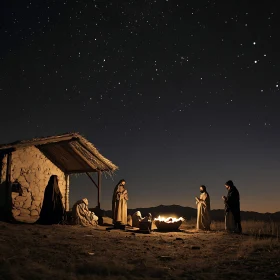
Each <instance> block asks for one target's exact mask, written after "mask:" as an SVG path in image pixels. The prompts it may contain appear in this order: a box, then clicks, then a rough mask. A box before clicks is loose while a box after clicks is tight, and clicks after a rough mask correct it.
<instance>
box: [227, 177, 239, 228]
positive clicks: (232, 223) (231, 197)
mask: <svg viewBox="0 0 280 280" xmlns="http://www.w3.org/2000/svg"><path fill="white" fill-rule="evenodd" d="M225 187H226V189H227V190H228V194H227V196H223V197H222V198H223V200H224V203H225V229H226V230H228V231H233V232H237V233H242V227H241V217H240V196H239V192H238V190H237V188H236V187H235V186H234V184H233V182H232V181H231V180H229V181H227V182H226V183H225Z"/></svg>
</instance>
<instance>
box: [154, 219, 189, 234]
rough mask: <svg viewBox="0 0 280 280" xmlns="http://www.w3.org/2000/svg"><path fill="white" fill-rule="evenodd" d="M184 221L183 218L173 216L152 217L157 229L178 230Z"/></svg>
mask: <svg viewBox="0 0 280 280" xmlns="http://www.w3.org/2000/svg"><path fill="white" fill-rule="evenodd" d="M183 221H184V218H182V217H180V218H173V217H168V218H164V217H161V216H158V217H157V218H155V219H154V223H155V225H156V227H157V228H158V230H159V231H175V230H178V229H179V227H180V226H181V224H182V222H183Z"/></svg>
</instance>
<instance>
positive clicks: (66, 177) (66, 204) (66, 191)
mask: <svg viewBox="0 0 280 280" xmlns="http://www.w3.org/2000/svg"><path fill="white" fill-rule="evenodd" d="M65 210H66V211H69V175H68V174H65Z"/></svg>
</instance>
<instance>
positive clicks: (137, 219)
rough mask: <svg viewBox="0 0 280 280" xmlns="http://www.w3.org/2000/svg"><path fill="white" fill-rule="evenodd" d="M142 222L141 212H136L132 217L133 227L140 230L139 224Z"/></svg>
mask: <svg viewBox="0 0 280 280" xmlns="http://www.w3.org/2000/svg"><path fill="white" fill-rule="evenodd" d="M141 221H142V216H141V212H140V211H136V212H135V213H134V214H133V215H132V226H133V227H137V228H139V223H140V222H141Z"/></svg>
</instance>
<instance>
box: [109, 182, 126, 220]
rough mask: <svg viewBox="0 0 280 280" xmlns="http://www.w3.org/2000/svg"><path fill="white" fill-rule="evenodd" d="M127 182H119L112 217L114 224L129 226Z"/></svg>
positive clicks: (114, 195) (114, 197)
mask: <svg viewBox="0 0 280 280" xmlns="http://www.w3.org/2000/svg"><path fill="white" fill-rule="evenodd" d="M124 186H125V180H124V179H122V180H120V181H119V183H118V184H117V186H116V187H115V190H114V194H113V199H112V215H113V223H114V224H116V223H121V224H123V225H127V201H128V192H127V190H126V189H125V187H124Z"/></svg>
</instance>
